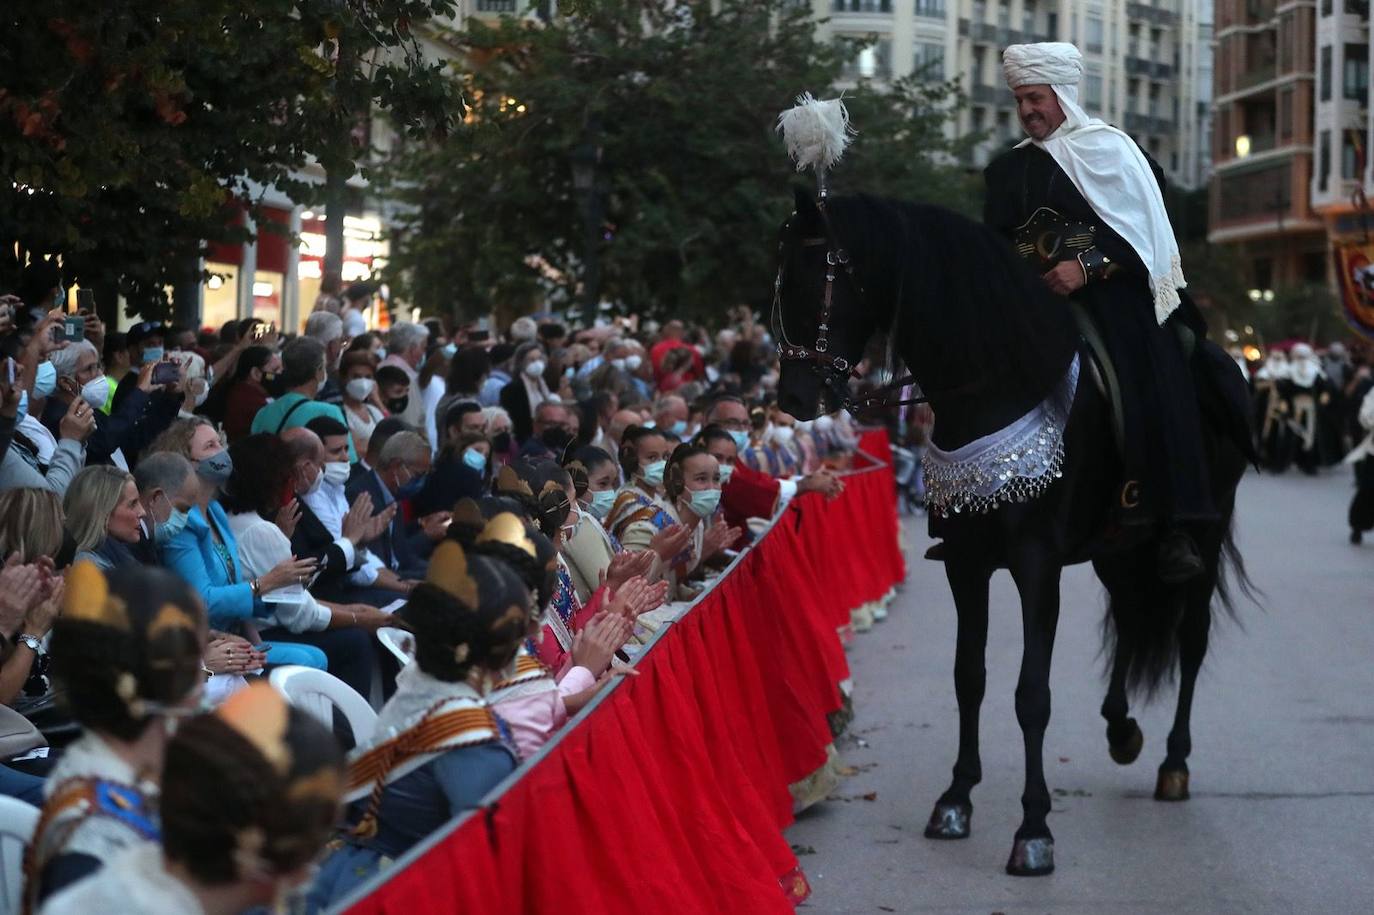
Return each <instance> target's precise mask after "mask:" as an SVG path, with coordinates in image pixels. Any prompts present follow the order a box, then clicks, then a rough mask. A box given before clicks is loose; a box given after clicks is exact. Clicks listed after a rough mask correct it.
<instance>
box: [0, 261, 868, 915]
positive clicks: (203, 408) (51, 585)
mask: <svg viewBox="0 0 1374 915" xmlns="http://www.w3.org/2000/svg"><path fill="white" fill-rule="evenodd" d="M30 286H31V288H29V289H26V290H23V293H22V296H20V297H7V298H5V299H4V300H3V302H0V357H3V358H4V360H5V361H4V363H3V365H4V368H0V454H3V465H0V560H3V568H0V636H3V639H0V714H2V715H3V716H4V717H3V719H0V724H3V725H4V727H3V728H2V729H0V794H5V795H9V796H11V797H15V798H19V799H21V800H24V801H27V802H29V803H32V804H33V805H35V806H39V807H42V808H43V812H42V817H41V819H40V821H39V826H38V830H37V832H36V833H35V836H34V839H33V842H32V845H31V848H30V850H29V856H28V861H27V865H26V877H27V880H26V888H25V901H26V905H27V906H28V907H29V909H30V910H31V911H43V912H69V911H70V912H75V911H78V910H80V909H86V910H89V909H90V908H91V906H92V905H95V906H97V907H98V908H99V909H100V910H107V911H114V910H132V909H131V907H138V908H142V910H148V911H153V910H159V911H160V910H161V909H155V908H153V906H155V905H158V904H161V905H168V906H172V905H173V904H177V905H179V907H178V908H168V909H166V910H168V911H172V910H175V911H187V912H193V911H206V912H209V911H247V910H250V909H253V908H255V907H259V906H270V905H272V904H274V903H275V902H280V901H281V900H283V899H284V898H285V897H287V896H291V897H292V898H293V904H294V905H295V906H296V907H297V908H299V909H301V910H308V911H318V910H322V909H323V908H325V907H328V906H329V905H331V904H333V903H336V902H338V901H340V900H342V899H343V898H344V897H346V896H347V895H348V894H349V893H350V892H351V891H352V890H354V889H355V888H356V887H358V886H359V885H360V884H362V883H363V882H365V881H366V880H368V879H369V878H370V877H371V876H372V875H374V874H376V873H377V872H379V871H380V870H382V869H384V868H385V867H386V866H388V864H389V863H390V862H391V861H393V860H394V859H395V858H396V857H397V856H399V855H401V854H403V853H404V852H405V851H406V850H407V849H409V848H410V847H411V846H413V845H414V844H415V843H416V842H418V841H419V840H421V839H422V838H424V836H425V835H427V834H428V833H429V832H431V831H432V830H434V829H435V828H437V827H438V826H440V825H441V824H442V823H444V822H445V821H447V820H448V819H450V818H451V817H452V816H453V815H454V814H456V813H457V812H459V811H461V810H462V809H464V808H468V807H471V806H474V805H475V804H476V803H477V801H478V800H479V799H480V798H481V797H482V796H483V794H484V793H486V792H487V791H488V790H489V789H490V788H491V787H492V786H494V785H495V784H496V783H497V782H499V781H501V780H502V779H503V778H505V777H506V776H507V775H508V774H509V773H510V772H511V771H512V770H514V769H515V768H516V767H517V766H518V765H520V764H521V762H522V761H524V760H527V759H529V758H530V757H531V756H532V755H533V754H535V753H537V752H538V750H539V748H540V747H541V746H542V745H543V744H544V743H545V742H547V741H548V739H549V738H550V736H551V735H552V734H553V733H555V732H556V731H557V729H558V728H560V727H561V726H562V725H563V724H564V723H565V722H566V721H567V719H568V718H569V717H570V716H571V715H573V714H575V713H576V711H577V710H578V709H580V708H581V707H583V706H584V705H585V704H586V703H587V702H588V701H589V700H590V699H591V698H592V697H593V696H595V695H596V693H597V692H598V691H599V690H600V689H602V688H604V687H605V686H606V684H607V683H609V682H611V681H612V679H613V678H614V677H617V676H625V675H633V665H634V661H635V659H636V657H637V655H638V654H639V652H640V651H642V650H643V646H644V645H645V644H647V642H648V641H649V640H650V639H651V638H652V636H653V634H654V633H655V632H656V631H657V630H658V629H660V628H661V627H662V626H663V625H665V624H666V623H667V622H668V621H670V620H672V619H673V618H675V616H676V615H678V614H680V613H682V612H683V611H684V609H685V608H686V607H687V606H688V605H689V603H690V602H691V601H692V599H693V598H694V597H695V596H696V595H697V594H698V593H699V592H700V591H701V590H702V588H703V587H704V586H705V585H706V584H707V583H708V582H709V581H710V580H711V579H712V578H713V577H714V576H716V575H718V574H719V573H720V572H721V570H722V569H724V568H725V566H726V565H728V563H729V562H730V560H731V558H732V557H733V556H734V555H735V554H736V552H737V551H738V550H740V549H741V548H742V547H743V546H744V545H745V544H746V543H747V542H749V541H750V540H751V539H752V538H753V537H754V536H756V534H757V532H758V530H759V529H760V527H761V525H762V524H765V523H766V522H767V521H768V519H770V518H772V517H773V516H774V515H775V514H776V513H777V512H778V511H779V510H780V509H781V507H782V506H783V505H784V504H785V503H787V502H788V501H789V500H791V499H793V498H795V497H796V496H798V495H799V494H802V493H807V492H816V493H821V494H823V495H825V496H827V497H833V496H834V495H836V494H838V492H839V491H840V490H841V489H842V485H843V484H842V482H841V477H840V475H839V474H838V473H837V471H840V470H843V469H844V468H845V467H846V466H847V464H848V462H849V460H850V458H851V456H852V453H853V449H854V447H855V444H856V441H857V438H856V433H855V431H854V429H853V427H852V425H851V424H850V422H849V420H848V418H847V416H846V415H845V414H842V413H837V414H832V415H828V416H821V417H819V418H818V419H815V420H814V421H801V422H799V421H797V420H796V419H795V418H794V417H792V416H789V415H787V414H786V413H784V412H782V411H781V410H780V409H778V407H777V405H776V404H775V403H774V402H773V400H772V395H773V393H774V390H775V388H776V383H777V363H776V358H775V356H774V352H773V348H772V344H771V340H770V339H769V338H768V335H767V332H766V331H765V330H764V329H763V328H762V327H761V326H760V325H758V324H757V323H755V322H754V321H753V320H752V318H751V316H749V315H748V314H747V313H732V314H731V323H730V324H729V326H726V327H724V328H722V329H719V330H718V331H716V332H715V333H714V335H711V334H708V332H707V331H706V330H704V329H702V328H699V327H688V326H687V325H685V324H684V323H682V322H680V321H669V322H667V323H666V324H664V325H662V326H661V327H660V326H654V325H652V324H649V323H644V324H640V323H639V322H638V321H637V320H625V319H621V320H607V319H602V320H599V321H597V322H596V324H595V325H594V326H591V327H586V328H581V329H574V328H569V327H567V326H565V325H564V324H562V323H559V322H558V321H556V320H552V319H549V320H545V321H543V322H542V323H541V322H540V321H536V320H535V319H533V318H531V317H522V318H519V319H518V320H515V321H514V322H513V323H512V324H511V325H510V327H509V328H508V330H507V331H506V333H504V334H501V335H497V334H493V333H491V332H489V331H487V330H484V329H479V328H477V327H461V326H449V325H448V324H446V323H445V322H444V321H441V320H437V319H429V320H426V321H425V322H424V323H410V322H405V321H399V322H396V323H393V324H391V326H390V327H389V328H387V329H386V330H385V331H384V332H376V331H369V330H368V329H367V328H366V325H365V324H364V323H363V322H362V318H361V314H362V312H361V307H360V306H362V305H365V304H366V292H363V293H360V294H354V295H350V296H349V297H347V298H341V299H334V298H330V297H322V298H321V300H320V301H319V302H318V303H317V305H316V308H315V310H314V311H313V312H312V313H311V314H310V315H309V316H308V319H307V320H306V321H305V322H304V325H303V326H302V327H301V328H300V332H299V333H296V334H284V335H283V334H278V333H277V332H276V329H275V328H274V327H272V326H271V325H268V324H264V323H263V322H261V321H258V320H256V319H252V318H250V319H247V320H243V321H236V322H231V323H229V324H227V325H225V326H224V327H223V328H222V329H220V330H219V331H218V332H212V331H200V332H196V331H194V330H191V329H186V328H180V327H175V326H168V325H164V324H161V323H157V322H151V321H144V322H141V323H138V324H136V325H134V326H133V327H131V328H129V329H128V330H127V331H125V332H123V333H115V332H113V331H111V330H110V329H109V328H107V327H105V326H104V325H103V324H102V323H101V322H100V321H99V319H98V318H96V317H95V315H93V314H85V315H84V316H83V317H84V325H85V326H84V329H83V331H82V332H81V333H80V334H79V335H78V336H79V337H80V339H69V337H70V336H71V335H70V334H68V333H66V332H64V328H67V327H69V325H70V323H71V322H70V321H67V320H66V319H67V318H68V317H69V315H68V312H67V310H66V309H65V308H64V307H63V302H64V299H65V296H66V290H65V289H64V288H63V287H62V285H61V283H60V281H58V280H57V278H56V276H55V275H54V276H53V277H52V278H51V282H50V283H47V284H45V283H44V282H41V281H40V282H37V283H31V284H30ZM31 303H35V304H31ZM379 630H387V631H395V630H401V631H403V632H404V633H405V634H406V636H407V640H406V643H405V644H406V649H405V651H406V652H408V657H402V656H399V655H398V653H397V652H395V651H390V650H387V649H386V648H385V647H383V645H382V644H381V640H380V639H379V637H378V632H379ZM286 665H299V666H305V667H310V668H316V669H319V670H323V671H327V672H328V673H329V674H331V675H332V676H334V677H336V678H337V679H338V680H339V681H341V682H342V683H343V684H345V685H346V687H347V688H348V689H351V690H353V691H355V692H356V693H357V694H358V696H359V697H361V698H362V699H363V700H364V701H366V702H368V703H371V704H372V705H373V707H374V708H376V709H377V710H378V713H379V718H378V722H377V728H376V730H375V732H374V733H373V734H371V735H364V736H363V737H362V738H361V739H359V738H357V737H355V736H354V735H353V734H352V733H351V731H350V729H349V728H348V726H347V724H346V722H344V720H343V719H342V718H340V719H339V720H338V721H337V722H336V725H335V727H334V733H333V734H329V733H327V729H323V728H322V727H321V726H319V725H317V724H315V723H314V722H313V721H312V720H310V719H309V718H307V717H305V716H303V715H301V714H300V713H299V712H297V711H295V710H293V709H291V708H289V707H288V706H287V705H286V704H285V703H284V702H283V700H282V699H281V698H280V697H279V696H278V695H277V693H276V692H275V691H274V690H272V689H271V688H270V687H268V686H267V685H266V684H265V682H264V681H263V678H264V676H265V675H266V674H269V673H270V672H271V671H272V670H273V669H274V668H278V667H283V666H286ZM345 750H348V751H350V752H349V755H348V756H347V758H346V760H345V756H344V752H345ZM341 802H342V804H341ZM326 844H327V849H326ZM321 854H323V858H322V861H323V863H322V866H321V867H320V868H319V870H318V874H317V875H313V876H312V871H311V869H310V865H311V863H312V862H314V861H316V860H321V859H320V857H319V856H320V855H321ZM114 900H119V902H118V903H116V902H114ZM140 902H142V903H146V907H144V906H143V905H141V904H140ZM193 903H194V904H193Z"/></svg>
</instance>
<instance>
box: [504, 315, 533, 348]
mask: <svg viewBox="0 0 1374 915" xmlns="http://www.w3.org/2000/svg"><path fill="white" fill-rule="evenodd" d="M537 336H539V325H538V324H535V323H534V318H531V317H528V316H526V317H523V318H516V319H515V322H514V323H513V324H511V326H510V339H511V342H512V343H528V342H529V341H531V340H533V339H534V338H535V337H537Z"/></svg>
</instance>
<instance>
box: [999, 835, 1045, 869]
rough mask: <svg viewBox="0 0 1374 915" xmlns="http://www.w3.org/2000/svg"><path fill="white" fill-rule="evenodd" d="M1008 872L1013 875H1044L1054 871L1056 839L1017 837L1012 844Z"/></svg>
mask: <svg viewBox="0 0 1374 915" xmlns="http://www.w3.org/2000/svg"><path fill="white" fill-rule="evenodd" d="M1007 873H1008V874H1011V875H1012V876H1013V877H1044V876H1046V875H1048V874H1052V873H1054V839H1051V838H1048V837H1046V838H1036V839H1017V840H1016V842H1015V843H1013V844H1012V846H1011V858H1009V859H1008V860H1007Z"/></svg>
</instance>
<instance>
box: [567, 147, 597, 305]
mask: <svg viewBox="0 0 1374 915" xmlns="http://www.w3.org/2000/svg"><path fill="white" fill-rule="evenodd" d="M590 136H591V131H590V130H589V131H588V138H587V139H585V140H584V141H583V142H582V143H580V144H578V146H577V148H576V149H574V150H573V151H572V154H571V155H570V156H569V157H568V158H569V162H570V163H571V165H572V179H573V190H575V191H576V192H577V195H578V197H579V198H580V199H579V204H580V209H581V211H582V298H583V302H584V303H585V305H586V309H585V310H586V313H588V314H591V313H593V312H595V310H596V306H597V303H598V302H599V301H600V300H601V254H600V248H601V194H600V185H599V182H598V180H597V178H598V175H597V170H598V169H597V167H598V166H599V165H600V164H601V148H600V147H599V146H597V145H596V144H595V143H593V142H592V141H591V139H590Z"/></svg>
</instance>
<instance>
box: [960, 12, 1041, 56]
mask: <svg viewBox="0 0 1374 915" xmlns="http://www.w3.org/2000/svg"><path fill="white" fill-rule="evenodd" d="M959 35H960V37H962V38H970V39H972V40H973V41H975V42H977V43H979V44H992V45H997V47H998V48H999V49H1001V48H1005V47H1006V46H1007V45H1009V44H1035V43H1036V42H1039V41H1053V40H1054V38H1053V37H1051V36H1049V35H1045V34H1043V33H1041V32H1027V31H1024V30H1021V31H1018V30H1017V29H1011V28H1004V27H1002V26H996V25H992V24H991V23H988V22H970V21H969V20H968V19H960V20H959Z"/></svg>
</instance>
